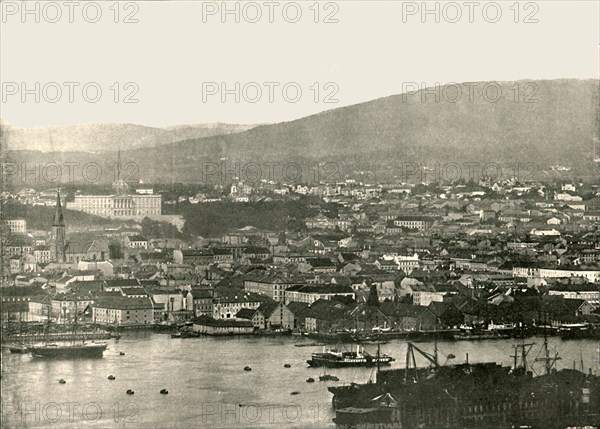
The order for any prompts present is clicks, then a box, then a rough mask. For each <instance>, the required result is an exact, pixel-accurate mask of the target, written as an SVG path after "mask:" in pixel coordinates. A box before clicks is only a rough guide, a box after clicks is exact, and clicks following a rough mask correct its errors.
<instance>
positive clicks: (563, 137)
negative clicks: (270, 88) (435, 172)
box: [13, 79, 600, 183]
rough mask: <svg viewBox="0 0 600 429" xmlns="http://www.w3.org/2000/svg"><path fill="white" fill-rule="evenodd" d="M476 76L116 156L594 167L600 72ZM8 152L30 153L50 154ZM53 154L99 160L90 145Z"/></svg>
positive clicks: (382, 169) (387, 169)
mask: <svg viewBox="0 0 600 429" xmlns="http://www.w3.org/2000/svg"><path fill="white" fill-rule="evenodd" d="M484 84H485V82H481V83H478V86H477V87H476V88H479V90H477V91H474V96H473V97H472V98H470V97H468V95H467V94H466V93H464V92H463V94H462V96H461V97H460V100H457V101H456V102H448V101H445V100H444V98H443V96H441V95H440V97H439V99H438V100H436V99H435V96H433V95H429V96H425V97H424V98H422V97H421V94H422V93H421V92H417V93H416V94H413V95H403V94H399V95H393V96H389V97H385V98H380V99H376V100H373V101H369V102H365V103H361V104H356V105H352V106H347V107H340V108H337V109H333V110H329V111H325V112H322V113H318V114H315V115H312V116H308V117H305V118H301V119H297V120H294V121H290V122H283V123H277V124H270V125H261V126H256V127H254V128H251V129H249V130H246V131H243V132H240V133H235V134H221V135H215V136H209V137H203V138H193V139H187V140H182V141H178V142H173V143H170V144H164V145H160V146H155V147H149V148H137V149H135V148H133V149H129V150H127V151H125V152H124V153H123V159H124V160H127V161H131V162H135V163H136V164H137V165H138V166H139V176H140V177H141V178H142V179H143V180H144V181H146V182H172V181H176V182H184V183H185V182H188V183H191V182H203V181H204V179H205V176H204V175H205V173H206V171H203V165H205V164H206V163H218V162H223V160H225V162H226V163H228V169H231V167H232V164H233V163H234V162H240V163H248V162H252V163H259V164H260V163H264V162H278V163H280V164H285V163H291V162H304V163H308V164H312V165H314V164H315V163H322V162H333V163H336V165H337V166H338V167H339V172H338V173H339V174H338V176H337V177H338V178H343V177H348V176H352V175H354V176H356V174H358V173H359V172H362V171H367V172H377V173H378V174H380V175H379V176H378V177H390V176H393V175H394V173H395V172H397V171H398V169H399V166H400V165H401V164H402V163H407V162H415V163H429V164H431V163H434V162H440V163H448V162H456V163H459V164H460V165H462V166H465V165H466V163H478V164H479V165H483V164H485V163H492V162H493V163H497V164H513V163H520V165H524V164H527V163H534V164H535V165H536V166H537V167H536V168H538V169H539V170H545V169H547V168H548V167H549V166H552V165H555V164H560V165H564V166H566V167H568V168H570V169H571V170H572V171H573V173H574V174H587V175H590V174H591V173H592V172H593V170H592V169H594V168H596V167H597V166H595V165H594V163H593V159H594V157H595V156H598V154H597V153H595V151H596V152H597V150H598V146H599V145H598V144H597V142H598V138H599V136H600V107H599V106H600V80H595V79H589V80H576V79H561V80H535V81H517V82H497V87H496V90H498V88H499V91H500V92H501V94H502V96H501V97H500V98H499V99H497V100H495V101H494V99H495V98H496V97H495V96H494V95H493V94H494V93H493V91H490V92H489V94H488V95H487V96H486V95H484V94H483V92H482V91H481V88H482V87H483V85H484ZM526 84H528V85H533V91H532V90H530V89H529V90H528V89H526V88H525V85H526ZM465 88H466V87H465ZM516 88H518V89H519V91H518V92H517V91H516ZM529 88H531V86H530V87H529ZM490 94H491V95H490ZM447 98H450V95H448V96H447ZM128 147H131V146H129V145H128ZM13 155H14V156H15V157H17V158H20V159H27V160H28V162H33V161H31V160H33V159H42V160H43V159H46V160H47V159H48V156H47V155H44V157H45V158H42V157H40V155H36V154H35V153H30V152H23V151H19V152H18V153H17V152H15V153H13ZM52 156H53V157H56V156H58V158H59V159H57V161H60V160H61V159H62V160H63V161H64V160H69V159H72V158H76V159H79V158H81V162H83V161H90V160H96V159H98V162H99V161H100V159H101V158H99V157H97V156H95V155H93V154H89V153H86V154H83V153H79V154H70V153H62V154H60V155H59V154H52ZM77 157H79V158H77ZM265 171H266V170H264V169H263V172H265ZM594 171H595V170H594ZM381 175H383V176H381ZM386 175H387V176H386ZM263 177H265V175H263ZM304 177H306V176H304Z"/></svg>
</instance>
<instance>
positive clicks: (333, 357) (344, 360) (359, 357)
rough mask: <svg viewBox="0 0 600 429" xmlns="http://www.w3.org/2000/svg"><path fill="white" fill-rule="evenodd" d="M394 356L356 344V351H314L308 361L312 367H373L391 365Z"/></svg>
mask: <svg viewBox="0 0 600 429" xmlns="http://www.w3.org/2000/svg"><path fill="white" fill-rule="evenodd" d="M393 361H394V358H393V357H391V356H389V355H386V354H380V353H379V352H378V353H377V354H376V355H372V354H370V353H367V352H366V351H365V350H364V348H363V347H361V346H360V345H357V346H356V351H339V350H337V349H328V350H324V351H323V352H321V353H313V354H312V357H311V358H310V359H309V360H307V361H306V362H307V363H308V364H309V365H310V366H312V367H322V366H324V367H327V368H344V367H357V366H358V367H372V366H379V365H389V364H391V363H392V362H393Z"/></svg>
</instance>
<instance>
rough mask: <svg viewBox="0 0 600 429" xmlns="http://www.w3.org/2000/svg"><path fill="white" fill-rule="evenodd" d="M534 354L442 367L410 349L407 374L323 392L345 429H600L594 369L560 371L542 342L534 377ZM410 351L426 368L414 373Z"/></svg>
mask: <svg viewBox="0 0 600 429" xmlns="http://www.w3.org/2000/svg"><path fill="white" fill-rule="evenodd" d="M532 346H533V344H524V343H521V344H516V345H515V350H514V355H513V356H512V357H513V358H514V365H512V366H505V365H500V364H498V363H496V362H487V363H485V362H484V363H469V361H468V357H467V360H466V361H465V362H464V363H461V364H452V365H440V364H439V363H438V353H437V347H436V351H435V352H434V353H428V352H425V351H423V350H421V349H419V348H417V347H416V346H414V345H413V344H411V343H408V349H407V360H406V362H407V365H406V367H405V368H402V369H388V370H382V371H378V372H377V376H376V379H375V381H369V382H368V383H365V384H356V383H353V384H351V385H346V386H330V387H328V390H329V392H331V393H333V400H332V401H333V407H334V410H335V418H334V422H335V423H336V426H337V427H343V428H356V427H379V426H381V427H402V428H405V429H416V428H436V429H459V428H460V429H463V428H470V429H480V428H484V427H485V428H490V429H500V428H507V429H508V428H511V427H512V428H516V427H528V428H545V429H546V428H548V429H559V428H560V429H565V428H566V427H570V426H577V427H584V426H590V427H598V425H599V424H600V377H599V376H597V375H593V374H592V371H591V369H590V371H589V372H584V371H578V370H575V369H560V370H559V369H557V367H556V362H557V360H558V359H559V358H558V356H556V355H551V354H550V353H549V350H548V344H547V341H546V340H545V341H544V347H543V348H542V351H541V352H540V353H539V354H538V356H541V357H538V358H536V359H535V361H536V362H543V368H542V370H541V371H538V372H536V371H535V369H534V368H533V366H531V367H530V366H528V364H527V356H528V354H529V352H530V350H531V348H532ZM415 351H416V352H418V353H420V354H421V355H422V356H423V357H425V358H426V359H427V360H428V361H429V362H430V363H431V365H430V366H429V367H417V365H416V360H415ZM448 356H449V358H450V356H451V355H448ZM452 356H453V355H452ZM452 358H455V357H452Z"/></svg>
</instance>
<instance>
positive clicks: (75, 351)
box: [29, 343, 108, 359]
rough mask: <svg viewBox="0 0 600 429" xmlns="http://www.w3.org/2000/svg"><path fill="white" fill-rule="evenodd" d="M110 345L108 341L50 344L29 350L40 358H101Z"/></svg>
mask: <svg viewBox="0 0 600 429" xmlns="http://www.w3.org/2000/svg"><path fill="white" fill-rule="evenodd" d="M107 347H108V345H107V344H106V343H88V344H73V345H72V344H62V345H58V344H48V345H43V346H33V347H30V348H29V350H30V351H31V354H32V355H33V356H34V357H39V358H59V359H76V358H101V357H102V356H103V354H104V351H105V350H106V348H107Z"/></svg>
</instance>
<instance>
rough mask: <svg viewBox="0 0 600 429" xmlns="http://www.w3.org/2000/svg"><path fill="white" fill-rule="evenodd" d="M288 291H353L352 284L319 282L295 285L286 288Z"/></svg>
mask: <svg viewBox="0 0 600 429" xmlns="http://www.w3.org/2000/svg"><path fill="white" fill-rule="evenodd" d="M286 291H292V292H301V293H323V294H325V293H353V292H354V291H353V290H352V288H351V287H350V286H346V285H337V284H333V283H327V284H318V285H294V286H290V287H289V288H287V289H286Z"/></svg>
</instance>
